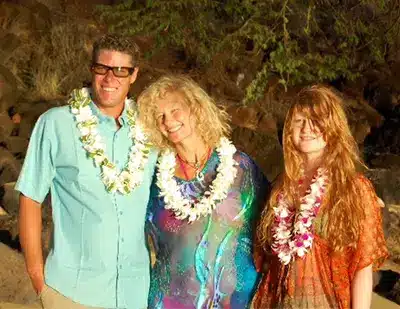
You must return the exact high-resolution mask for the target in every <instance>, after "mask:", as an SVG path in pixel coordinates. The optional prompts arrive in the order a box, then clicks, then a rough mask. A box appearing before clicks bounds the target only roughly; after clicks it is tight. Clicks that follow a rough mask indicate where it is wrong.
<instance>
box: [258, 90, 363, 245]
mask: <svg viewBox="0 0 400 309" xmlns="http://www.w3.org/2000/svg"><path fill="white" fill-rule="evenodd" d="M299 112H300V113H303V114H304V115H305V116H306V117H308V118H310V119H311V120H312V121H313V122H314V123H315V124H316V125H317V126H318V127H319V128H320V130H321V132H322V134H323V136H324V139H325V141H326V142H327V145H326V148H325V150H324V162H323V163H322V164H323V166H324V167H325V168H326V169H327V172H328V175H329V187H328V190H327V193H326V195H325V197H324V205H323V207H322V208H321V211H322V214H323V215H324V216H325V215H327V216H328V217H327V218H329V220H328V221H327V222H328V223H327V224H325V225H324V226H323V232H322V234H323V235H321V236H322V237H324V238H325V239H327V240H328V241H329V243H330V246H331V248H332V249H333V250H334V251H341V250H343V249H344V248H345V247H347V246H355V245H356V242H357V240H358V237H359V230H360V225H361V220H362V219H363V218H364V207H363V196H362V195H363V194H362V192H363V188H362V184H361V182H360V181H357V178H359V176H360V175H359V173H358V171H357V170H358V168H359V167H365V165H364V164H363V162H362V160H361V158H360V155H359V150H358V146H357V143H356V141H355V139H354V138H353V136H352V134H351V131H350V128H349V125H348V122H347V118H346V114H345V112H344V108H343V100H342V98H341V97H340V96H339V95H338V94H337V93H336V92H335V91H333V90H331V89H330V88H328V87H325V86H322V85H314V86H311V87H307V88H304V89H302V90H301V91H300V92H299V94H298V95H297V96H296V98H295V101H294V102H293V104H292V106H291V108H290V109H289V111H288V114H287V116H286V120H285V124H284V130H283V152H284V159H285V160H284V167H285V168H284V172H283V173H282V175H280V176H279V177H278V178H277V181H276V183H275V186H274V189H273V191H272V194H271V197H270V200H269V202H268V204H267V207H266V208H265V209H264V211H263V213H262V217H261V221H260V224H259V226H258V228H257V239H258V242H259V244H260V245H261V246H262V247H263V248H264V249H266V248H268V247H269V245H270V244H271V241H272V237H271V236H272V235H271V234H270V232H271V225H272V223H273V221H274V211H273V207H275V206H276V200H277V195H278V194H279V193H280V192H282V193H283V194H284V195H285V196H286V197H287V198H288V199H289V200H291V202H292V203H293V204H294V205H297V206H298V205H299V200H300V197H299V196H298V181H299V178H300V177H301V175H300V174H301V167H302V164H303V157H302V154H301V153H300V152H299V151H298V150H297V149H296V147H295V146H294V144H293V142H292V121H293V118H294V115H295V114H296V113H299Z"/></svg>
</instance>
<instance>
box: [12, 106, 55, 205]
mask: <svg viewBox="0 0 400 309" xmlns="http://www.w3.org/2000/svg"><path fill="white" fill-rule="evenodd" d="M50 115H51V114H50V113H49V112H47V113H45V114H43V115H42V116H40V117H39V119H38V121H37V122H36V125H35V127H34V129H33V132H32V135H31V139H30V142H29V146H28V151H27V154H26V157H25V160H24V164H23V167H22V170H21V173H20V175H19V178H18V181H17V184H16V187H15V189H16V190H17V191H20V192H21V193H22V194H23V195H25V196H26V197H29V198H30V199H32V200H34V201H36V202H38V203H42V202H43V200H44V198H45V197H46V195H47V193H48V192H49V189H50V185H51V183H52V180H53V178H54V176H55V171H56V169H55V163H54V159H55V154H56V149H57V138H55V135H56V134H55V128H54V122H53V120H52V119H51V117H50Z"/></svg>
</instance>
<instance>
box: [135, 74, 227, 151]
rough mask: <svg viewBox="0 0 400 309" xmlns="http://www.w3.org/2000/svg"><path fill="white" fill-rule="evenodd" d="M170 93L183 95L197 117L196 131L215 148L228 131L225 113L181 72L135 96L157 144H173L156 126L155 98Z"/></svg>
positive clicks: (165, 78)
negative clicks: (137, 96)
mask: <svg viewBox="0 0 400 309" xmlns="http://www.w3.org/2000/svg"><path fill="white" fill-rule="evenodd" d="M172 92H179V93H180V94H181V95H182V96H183V98H184V100H185V103H186V104H187V105H188V106H189V109H190V112H191V114H192V115H193V116H194V118H195V120H196V130H197V132H198V134H199V135H200V137H201V138H202V139H203V140H204V142H205V143H206V144H207V145H208V146H210V147H211V148H214V147H215V145H216V144H217V143H218V141H219V139H220V138H221V137H227V136H228V135H229V134H230V132H231V128H230V126H229V124H228V120H229V115H228V113H226V111H225V110H224V109H222V108H219V107H218V106H217V105H216V104H215V102H214V100H213V99H212V98H211V97H210V96H209V95H208V94H207V93H206V92H205V91H204V90H203V89H202V88H201V87H200V86H199V85H198V84H197V83H195V82H194V81H193V80H192V79H190V78H189V77H186V76H184V75H165V76H162V77H160V78H159V79H158V80H157V81H155V82H154V83H153V84H151V85H150V86H149V87H147V88H146V89H145V90H144V91H143V92H142V93H141V94H140V96H139V98H138V106H139V115H140V120H141V122H142V123H143V125H144V127H145V130H146V132H147V134H148V136H149V138H150V141H151V142H152V143H153V144H154V145H155V146H156V147H158V148H161V149H163V148H165V147H173V145H172V144H171V143H170V142H169V141H168V139H167V138H166V137H165V136H164V135H163V134H162V133H161V132H160V130H159V129H158V127H157V121H156V116H155V113H156V111H157V106H158V100H159V99H161V98H164V97H165V96H166V95H167V94H168V93H172Z"/></svg>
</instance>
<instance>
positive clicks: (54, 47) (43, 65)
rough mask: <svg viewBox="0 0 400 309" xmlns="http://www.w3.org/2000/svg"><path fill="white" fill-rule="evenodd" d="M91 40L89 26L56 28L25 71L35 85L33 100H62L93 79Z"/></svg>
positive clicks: (38, 49) (67, 25) (38, 47)
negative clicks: (88, 45) (91, 77)
mask: <svg viewBox="0 0 400 309" xmlns="http://www.w3.org/2000/svg"><path fill="white" fill-rule="evenodd" d="M88 40H89V29H88V28H87V25H85V24H79V23H73V22H66V23H62V24H58V25H55V26H54V27H52V29H50V31H49V33H48V34H47V35H46V36H44V37H42V38H41V40H40V41H39V42H38V43H37V45H36V48H35V50H34V52H33V55H32V59H33V61H32V62H31V67H29V68H28V69H27V70H28V71H27V72H25V74H28V75H30V80H31V84H32V85H31V86H32V90H33V91H32V92H31V94H30V96H29V98H30V99H31V100H34V101H36V100H53V99H58V98H60V97H63V96H65V95H66V94H67V93H68V92H69V91H71V90H72V89H73V88H76V87H81V86H82V82H83V81H84V80H88V79H89V70H88V65H89V59H90V55H89V54H88V52H87V48H86V46H87V41H88Z"/></svg>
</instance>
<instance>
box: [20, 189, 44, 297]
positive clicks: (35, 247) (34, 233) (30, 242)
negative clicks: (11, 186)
mask: <svg viewBox="0 0 400 309" xmlns="http://www.w3.org/2000/svg"><path fill="white" fill-rule="evenodd" d="M19 205H20V208H19V237H20V242H21V247H22V251H23V253H24V257H25V264H26V269H27V271H28V275H29V277H30V278H31V280H32V284H33V287H34V289H35V291H36V293H37V294H39V293H40V292H41V291H42V289H43V286H44V262H43V251H42V210H41V207H40V203H38V202H36V201H34V200H32V199H30V198H29V197H26V196H24V195H23V194H21V195H20V198H19Z"/></svg>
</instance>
